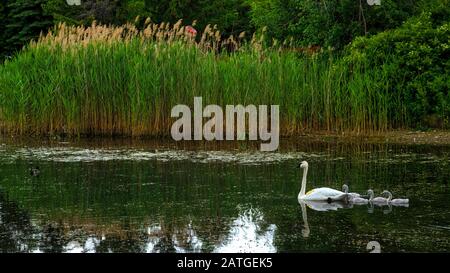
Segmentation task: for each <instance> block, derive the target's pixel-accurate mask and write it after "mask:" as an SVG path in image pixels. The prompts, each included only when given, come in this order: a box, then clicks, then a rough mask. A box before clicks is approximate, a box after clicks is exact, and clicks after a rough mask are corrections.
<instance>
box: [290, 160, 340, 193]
mask: <svg viewBox="0 0 450 273" xmlns="http://www.w3.org/2000/svg"><path fill="white" fill-rule="evenodd" d="M300 168H302V169H303V179H302V187H301V189H300V192H299V194H298V200H303V201H327V202H332V201H345V202H347V201H348V199H349V198H348V194H346V193H344V192H341V191H338V190H335V189H331V188H317V189H312V190H310V191H308V192H307V193H306V194H305V190H306V176H307V175H308V162H306V161H302V163H301V164H300Z"/></svg>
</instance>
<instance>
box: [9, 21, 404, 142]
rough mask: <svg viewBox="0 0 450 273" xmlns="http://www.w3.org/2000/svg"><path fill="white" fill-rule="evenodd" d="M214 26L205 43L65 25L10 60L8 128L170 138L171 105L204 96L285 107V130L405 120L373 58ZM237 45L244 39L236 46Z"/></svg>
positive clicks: (382, 125)
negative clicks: (362, 60)
mask: <svg viewBox="0 0 450 273" xmlns="http://www.w3.org/2000/svg"><path fill="white" fill-rule="evenodd" d="M208 28H209V29H208ZM204 33H206V34H203V37H202V38H201V40H200V41H196V40H195V38H194V37H191V36H189V35H188V34H186V33H185V32H184V27H183V26H182V25H181V23H178V24H176V25H174V26H169V25H168V24H162V25H148V26H147V27H146V28H145V29H144V30H137V29H135V28H134V27H133V26H130V25H126V26H123V27H107V26H97V25H95V24H94V25H92V26H91V27H88V28H82V27H78V28H73V27H67V26H65V25H59V26H58V27H57V28H56V29H55V30H54V31H53V32H50V33H49V34H48V35H46V36H42V37H41V38H40V39H39V40H38V41H37V42H33V43H31V44H30V45H29V46H27V47H26V48H24V49H23V50H22V51H21V52H20V53H19V54H18V55H17V56H16V57H15V58H14V59H12V60H9V61H6V62H5V63H4V64H3V65H2V66H0V129H1V131H2V132H3V133H4V134H19V135H21V134H31V135H48V134H69V135H127V136H167V135H169V134H170V126H171V124H172V122H173V121H174V120H173V119H172V118H171V117H170V110H171V108H172V107H173V106H175V105H177V104H187V105H190V106H192V104H193V98H194V96H202V97H203V102H204V104H218V105H221V106H225V105H227V104H233V105H237V104H242V105H248V104H254V105H260V104H278V105H280V115H281V120H280V126H281V133H282V135H285V136H291V135H296V134H299V133H302V132H308V131H321V130H324V131H328V132H331V131H333V132H353V133H373V132H380V131H384V130H387V129H389V127H390V126H392V125H394V124H395V125H396V126H398V125H400V126H401V125H402V124H401V122H398V120H399V119H401V109H396V107H400V105H399V104H398V103H397V104H393V103H392V102H393V101H394V102H395V100H392V98H390V97H389V94H388V92H387V90H388V87H389V86H388V82H386V80H385V78H384V77H383V76H384V75H383V73H380V72H378V71H375V70H373V69H371V68H370V67H366V66H365V65H364V64H352V65H348V64H346V63H344V62H342V61H341V60H340V58H339V56H333V54H331V53H330V52H328V53H327V54H312V55H308V54H298V52H296V50H290V49H289V48H288V49H281V48H280V47H275V46H272V47H264V46H262V43H261V42H260V41H259V40H258V38H257V37H256V38H255V36H254V38H253V39H252V40H251V41H249V42H246V43H244V42H243V41H240V40H238V41H235V40H230V39H227V40H221V37H220V35H218V34H217V31H214V29H213V28H211V27H209V26H208V27H207V29H206V30H205V32H204ZM230 43H235V44H236V45H239V46H237V47H234V48H233V52H227V51H226V50H225V49H227V48H229V44H230ZM221 46H222V47H221ZM395 110H398V111H397V115H398V116H396V117H394V118H395V119H393V116H392V114H391V111H395ZM394 121H395V122H394Z"/></svg>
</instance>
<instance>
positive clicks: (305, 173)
mask: <svg viewBox="0 0 450 273" xmlns="http://www.w3.org/2000/svg"><path fill="white" fill-rule="evenodd" d="M307 175H308V167H306V168H305V170H304V171H303V178H302V187H301V188H300V194H299V195H300V196H304V195H305V191H306V176H307Z"/></svg>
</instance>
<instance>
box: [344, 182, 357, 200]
mask: <svg viewBox="0 0 450 273" xmlns="http://www.w3.org/2000/svg"><path fill="white" fill-rule="evenodd" d="M342 191H343V192H345V193H346V194H348V197H349V198H350V200H351V199H353V198H360V197H361V195H360V194H359V193H356V192H348V186H347V184H344V185H342Z"/></svg>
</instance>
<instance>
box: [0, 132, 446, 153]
mask: <svg viewBox="0 0 450 273" xmlns="http://www.w3.org/2000/svg"><path fill="white" fill-rule="evenodd" d="M259 144H260V141H249V140H246V141H238V140H234V141H206V140H201V141H194V140H192V141H173V140H172V139H170V138H159V137H157V138H155V137H73V136H67V137H61V136H59V135H54V136H47V137H44V136H40V137H30V136H4V135H3V136H2V135H0V148H1V147H2V145H3V146H4V147H8V146H9V147H11V146H14V145H19V146H26V147H40V146H42V145H50V146H53V145H56V146H62V147H65V146H67V145H69V146H71V145H74V147H95V148H102V147H105V148H111V147H115V146H120V147H130V148H133V147H134V148H136V147H137V148H149V147H152V148H154V149H159V148H161V149H167V148H174V149H176V148H183V149H187V150H191V149H193V150H196V149H199V148H200V149H206V150H216V149H219V150H222V149H224V150H236V149H242V148H244V149H252V148H254V149H259V148H258V147H259ZM316 144H317V145H334V144H336V145H355V146H360V145H363V146H365V145H367V146H371V145H406V146H414V145H429V146H435V147H441V146H445V147H448V146H450V131H444V130H430V131H411V130H389V131H386V132H379V133H370V134H359V135H356V134H354V133H351V132H350V133H332V132H329V131H315V132H310V133H303V134H300V135H297V136H289V137H283V138H282V139H280V148H279V151H284V150H285V149H288V150H289V149H290V148H291V147H296V146H297V145H300V146H302V145H303V146H305V147H310V146H311V145H312V147H314V145H316Z"/></svg>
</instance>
